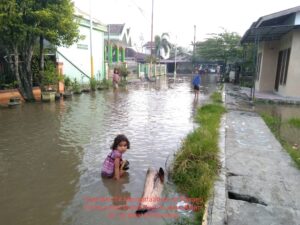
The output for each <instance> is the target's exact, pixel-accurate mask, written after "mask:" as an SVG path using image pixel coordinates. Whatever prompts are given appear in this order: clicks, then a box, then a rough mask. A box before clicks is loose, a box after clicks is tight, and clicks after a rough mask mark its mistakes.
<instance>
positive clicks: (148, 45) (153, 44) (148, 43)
mask: <svg viewBox="0 0 300 225" xmlns="http://www.w3.org/2000/svg"><path fill="white" fill-rule="evenodd" d="M143 47H144V48H148V49H150V48H151V41H148V42H147V43H146V44H144V45H143ZM152 48H153V49H155V42H154V41H153V42H152Z"/></svg>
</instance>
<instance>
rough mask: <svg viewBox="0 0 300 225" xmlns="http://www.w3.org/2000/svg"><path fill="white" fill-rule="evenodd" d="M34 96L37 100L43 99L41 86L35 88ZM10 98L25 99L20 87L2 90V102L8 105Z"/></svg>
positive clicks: (0, 94) (0, 101) (0, 98)
mask: <svg viewBox="0 0 300 225" xmlns="http://www.w3.org/2000/svg"><path fill="white" fill-rule="evenodd" d="M33 94H34V98H35V100H37V101H40V100H41V89H40V88H39V87H34V88H33ZM10 98H20V99H21V100H22V101H23V102H24V99H23V98H22V95H21V94H20V92H19V90H18V89H10V90H0V104H1V105H7V104H8V102H9V99H10Z"/></svg>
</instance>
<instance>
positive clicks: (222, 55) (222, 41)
mask: <svg viewBox="0 0 300 225" xmlns="http://www.w3.org/2000/svg"><path fill="white" fill-rule="evenodd" d="M240 40H241V37H240V36H239V35H238V34H237V33H235V32H228V31H226V30H224V32H223V33H219V34H212V37H210V38H208V39H206V40H205V41H203V42H198V43H196V57H197V58H204V59H206V60H215V61H223V62H224V63H225V65H226V64H227V63H229V62H235V61H237V60H240V59H241V58H242V54H243V50H242V47H241V45H240Z"/></svg>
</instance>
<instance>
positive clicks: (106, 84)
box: [98, 79, 112, 90]
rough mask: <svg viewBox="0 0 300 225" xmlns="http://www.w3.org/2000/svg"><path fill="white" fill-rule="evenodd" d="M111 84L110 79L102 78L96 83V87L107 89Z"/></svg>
mask: <svg viewBox="0 0 300 225" xmlns="http://www.w3.org/2000/svg"><path fill="white" fill-rule="evenodd" d="M111 86H112V82H111V81H110V80H107V79H103V80H102V81H100V83H99V84H98V89H99V90H104V89H109V87H111Z"/></svg>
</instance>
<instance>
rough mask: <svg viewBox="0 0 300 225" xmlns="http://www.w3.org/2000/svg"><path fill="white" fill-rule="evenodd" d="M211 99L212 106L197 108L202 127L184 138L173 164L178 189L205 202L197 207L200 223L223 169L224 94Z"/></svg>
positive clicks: (197, 217) (197, 218)
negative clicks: (221, 120)
mask: <svg viewBox="0 0 300 225" xmlns="http://www.w3.org/2000/svg"><path fill="white" fill-rule="evenodd" d="M211 99H212V100H213V103H211V104H207V105H204V106H202V107H201V108H199V109H198V111H197V114H196V118H195V119H196V122H197V123H199V125H200V126H199V127H198V128H197V129H196V130H194V131H193V132H192V133H190V134H189V135H188V136H187V137H186V138H185V140H184V141H183V143H182V146H181V149H180V150H179V151H178V153H177V154H176V156H175V159H174V162H173V171H172V179H173V181H174V183H175V184H176V185H177V186H178V188H179V190H180V191H181V192H183V193H185V194H186V195H187V196H188V197H189V198H200V199H201V200H202V203H198V205H197V206H199V207H200V208H201V210H200V211H198V212H197V213H196V220H197V221H202V217H203V213H204V210H205V209H204V204H205V203H206V201H207V200H208V199H209V197H210V194H211V192H212V188H213V184H214V181H215V178H216V177H217V175H218V172H219V168H220V161H219V157H218V152H219V149H218V139H219V125H220V119H221V116H222V114H223V113H224V112H225V108H224V107H223V106H222V105H221V104H220V102H222V101H221V93H214V94H212V96H211Z"/></svg>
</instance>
